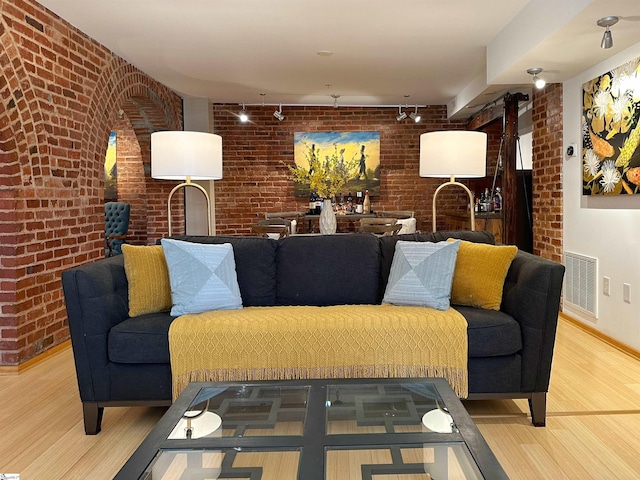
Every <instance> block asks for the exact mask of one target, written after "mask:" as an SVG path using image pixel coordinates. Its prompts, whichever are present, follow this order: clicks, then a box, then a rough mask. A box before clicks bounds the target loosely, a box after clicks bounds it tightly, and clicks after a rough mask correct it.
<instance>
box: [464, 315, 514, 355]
mask: <svg viewBox="0 0 640 480" xmlns="http://www.w3.org/2000/svg"><path fill="white" fill-rule="evenodd" d="M452 306H453V308H455V309H456V310H457V311H458V312H460V313H461V314H462V315H463V316H464V318H466V320H467V336H468V338H469V357H498V356H503V355H513V354H514V353H517V352H520V350H522V332H521V331H520V324H519V323H518V322H517V321H516V320H514V319H513V317H511V316H510V315H508V314H506V313H504V312H497V311H495V310H482V309H480V308H474V307H468V306H463V305H452Z"/></svg>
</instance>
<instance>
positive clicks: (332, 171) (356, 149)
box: [293, 132, 380, 197]
mask: <svg viewBox="0 0 640 480" xmlns="http://www.w3.org/2000/svg"><path fill="white" fill-rule="evenodd" d="M293 143H294V161H295V170H297V172H298V173H304V175H302V174H299V175H296V182H295V195H296V197H308V196H309V194H310V191H311V187H310V183H314V184H316V185H318V184H322V186H323V187H325V188H321V189H322V190H326V191H322V192H318V191H316V192H315V193H317V194H319V195H320V196H325V195H328V196H333V195H334V194H335V195H339V194H340V193H343V194H344V195H347V194H348V193H349V192H353V193H354V195H355V192H364V191H365V190H369V195H371V196H377V195H379V194H380V133H379V132H295V133H294V136H293ZM294 173H295V172H294ZM322 175H324V177H326V178H318V177H319V176H322ZM317 189H318V188H316V190H317Z"/></svg>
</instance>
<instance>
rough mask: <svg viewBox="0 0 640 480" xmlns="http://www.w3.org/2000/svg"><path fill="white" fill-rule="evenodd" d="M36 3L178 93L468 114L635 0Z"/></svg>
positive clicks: (629, 15) (631, 33)
mask: <svg viewBox="0 0 640 480" xmlns="http://www.w3.org/2000/svg"><path fill="white" fill-rule="evenodd" d="M40 3H41V4H42V5H44V6H45V7H47V8H49V9H50V10H52V11H53V12H55V13H57V14H58V15H60V16H61V17H62V18H64V19H66V20H67V21H69V22H70V23H71V24H73V25H75V26H76V27H78V28H79V29H80V30H82V31H83V32H85V33H86V34H87V35H89V36H90V37H92V38H94V39H96V40H97V41H98V42H100V43H102V44H103V45H105V46H106V47H107V48H109V49H110V50H112V51H113V52H115V53H116V54H118V55H119V56H121V57H122V58H124V59H125V60H127V61H129V62H130V63H132V64H134V65H135V66H137V67H138V68H139V69H141V70H142V71H144V72H146V73H147V74H149V75H150V76H151V77H153V78H155V79H157V80H158V81H160V82H162V83H164V84H165V85H168V86H169V87H171V88H172V89H174V90H175V91H176V92H178V93H179V94H181V95H183V96H195V97H207V98H210V99H211V100H212V101H213V102H215V103H238V104H240V103H246V104H260V103H265V104H280V103H282V104H284V105H292V104H319V105H332V104H333V103H334V98H333V97H332V95H340V97H339V98H338V104H339V105H399V104H403V105H404V104H408V105H410V106H411V105H415V104H419V105H429V104H447V105H449V110H450V115H458V116H468V115H470V113H469V112H471V111H472V110H470V109H468V108H467V109H466V110H465V108H466V107H468V106H469V105H475V107H474V108H476V109H477V108H479V107H481V106H482V105H483V104H485V103H488V102H491V101H492V100H495V98H497V96H499V95H501V94H502V93H504V92H505V91H507V90H508V89H513V88H518V87H517V86H519V85H524V86H526V87H528V86H529V85H530V76H529V75H528V74H527V73H526V69H527V68H530V67H542V68H544V70H545V72H544V73H543V74H542V76H543V77H545V78H547V80H548V81H563V80H566V79H568V78H570V77H571V76H573V75H575V74H576V73H579V72H580V71H583V70H585V69H587V68H589V67H591V66H592V65H594V64H596V63H599V62H600V61H602V60H604V59H605V58H607V57H608V56H610V55H613V54H615V53H617V52H619V51H620V50H622V49H623V48H625V47H627V46H629V45H632V44H634V43H637V42H640V0H396V1H389V0H135V1H133V0H111V1H105V0H40ZM607 15H618V16H620V17H621V20H620V22H619V23H618V24H617V25H615V26H614V27H612V32H613V38H614V48H612V49H609V50H602V49H600V47H599V44H600V39H601V38H602V34H603V32H604V29H602V28H601V27H598V26H597V25H596V21H597V19H598V18H600V17H603V16H607ZM321 51H329V52H332V55H330V56H321V55H318V52H321ZM261 93H263V94H265V95H260V94H261Z"/></svg>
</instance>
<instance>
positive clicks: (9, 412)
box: [0, 319, 640, 480]
mask: <svg viewBox="0 0 640 480" xmlns="http://www.w3.org/2000/svg"><path fill="white" fill-rule="evenodd" d="M465 406H466V407H467V409H468V410H469V412H470V413H471V415H472V417H473V418H474V420H475V421H476V423H477V424H478V427H479V428H480V430H481V431H482V433H483V435H484V436H485V438H486V439H487V442H488V443H489V445H490V446H491V448H492V449H493V451H494V453H495V454H496V456H497V457H498V459H499V460H500V462H501V464H502V466H503V467H504V469H505V470H506V471H507V473H508V475H509V477H510V478H511V479H513V480H517V479H523V480H524V479H543V478H544V479H554V480H556V479H590V478H593V479H596V478H597V479H624V480H626V479H629V480H632V479H637V478H640V455H638V450H640V434H639V433H638V432H640V361H639V360H637V359H635V358H633V357H631V356H629V355H628V354H626V353H624V352H621V351H619V350H617V349H616V348H614V347H611V346H609V345H607V344H605V343H604V342H602V341H600V340H599V339H597V338H595V337H593V336H592V335H590V334H589V333H587V332H584V331H583V330H581V329H580V328H578V327H576V326H575V325H573V324H571V323H569V322H567V321H565V320H562V319H561V320H560V325H559V329H558V339H557V342H556V350H555V357H554V364H553V372H552V378H551V388H550V392H549V398H548V417H547V427H546V428H535V427H532V426H531V423H530V419H529V418H528V417H527V412H528V408H527V402H526V401H524V400H517V401H512V400H500V401H475V402H466V403H465ZM164 411H165V410H164V409H163V408H107V409H105V414H104V420H103V428H102V432H101V433H100V434H99V435H96V436H86V435H84V431H83V427H82V413H81V404H80V400H79V397H78V391H77V385H76V380H75V370H74V366H73V356H72V352H71V349H66V350H64V351H62V352H60V353H58V354H56V355H53V356H51V357H50V358H47V359H46V360H44V361H43V362H40V363H38V364H37V365H36V366H34V367H33V368H30V369H28V370H27V371H25V372H23V373H22V374H20V375H14V376H0V439H1V440H0V473H19V474H20V480H40V479H46V480H58V479H61V480H62V479H64V480H69V479H93V480H100V479H110V478H112V477H113V476H114V475H115V474H116V473H117V472H118V470H119V469H120V467H121V466H122V465H123V464H124V462H125V461H126V459H127V458H128V457H129V456H130V455H131V453H132V452H133V451H134V450H135V449H136V448H137V446H138V445H139V444H140V442H141V441H142V439H143V438H144V437H145V436H146V435H147V433H148V432H149V431H150V430H151V428H152V427H153V426H154V424H155V423H156V422H157V421H158V419H159V418H160V417H161V416H162V414H163V413H164Z"/></svg>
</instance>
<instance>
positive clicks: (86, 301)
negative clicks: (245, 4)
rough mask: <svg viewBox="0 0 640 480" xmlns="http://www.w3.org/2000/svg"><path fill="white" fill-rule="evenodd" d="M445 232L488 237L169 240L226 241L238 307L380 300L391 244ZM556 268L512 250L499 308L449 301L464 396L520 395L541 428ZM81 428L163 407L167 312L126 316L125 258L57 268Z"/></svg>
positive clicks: (559, 269)
mask: <svg viewBox="0 0 640 480" xmlns="http://www.w3.org/2000/svg"><path fill="white" fill-rule="evenodd" d="M449 237H453V238H461V239H464V240H468V241H474V242H482V243H490V244H492V243H494V237H493V235H492V234H490V233H488V232H482V231H480V232H469V231H451V232H435V233H426V234H410V235H399V236H389V237H376V236H373V235H370V234H347V235H325V236H290V237H286V238H283V239H281V240H277V241H276V240H271V239H267V238H257V237H238V236H234V237H232V236H216V237H173V238H177V239H181V240H187V241H194V242H201V243H226V242H228V243H231V244H232V245H233V249H234V256H235V260H236V271H237V275H238V283H239V287H240V292H241V295H242V300H243V305H245V306H270V305H317V306H323V305H338V304H375V303H380V301H381V299H382V296H383V294H384V290H385V287H386V283H387V279H388V276H389V271H390V268H391V261H392V259H393V253H394V251H395V243H396V242H397V241H398V240H400V239H401V240H411V241H442V240H446V239H447V238H449ZM563 275H564V267H563V266H562V265H560V264H558V263H555V262H552V261H549V260H546V259H543V258H540V257H536V256H533V255H530V254H528V253H525V252H518V254H517V255H516V257H515V259H514V260H513V262H512V264H511V267H510V269H509V272H508V274H507V278H506V281H505V284H504V290H503V298H502V305H501V309H500V311H493V310H481V309H476V308H472V307H464V306H455V305H454V307H455V308H456V309H457V310H458V311H460V312H461V313H462V314H463V315H464V317H465V318H466V319H467V322H468V345H469V362H468V373H469V397H468V398H469V399H496V398H526V399H528V400H529V405H530V409H531V416H532V422H533V424H534V425H536V426H543V425H544V424H545V416H546V393H547V390H548V387H549V377H550V373H551V361H552V356H553V347H554V342H555V334H556V326H557V317H558V308H559V302H560V293H561V287H562V278H563ZM62 284H63V290H64V296H65V302H66V308H67V315H68V319H69V328H70V331H71V342H72V346H73V353H74V359H75V365H76V372H77V377H78V387H79V390H80V398H81V400H82V404H83V413H84V425H85V432H86V433H87V434H96V433H98V432H99V431H100V428H101V421H102V413H103V411H104V407H109V406H132V405H169V404H170V403H171V369H170V364H169V344H168V330H169V325H170V324H171V322H172V321H173V319H174V318H175V317H172V316H171V315H169V313H168V312H160V313H153V314H147V315H141V316H139V317H135V318H129V316H128V299H127V296H128V293H127V278H126V275H125V271H124V264H123V257H122V256H117V257H112V258H106V259H102V260H99V261H96V262H93V263H90V264H85V265H81V266H78V267H74V268H71V269H69V270H67V271H65V272H63V274H62Z"/></svg>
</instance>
